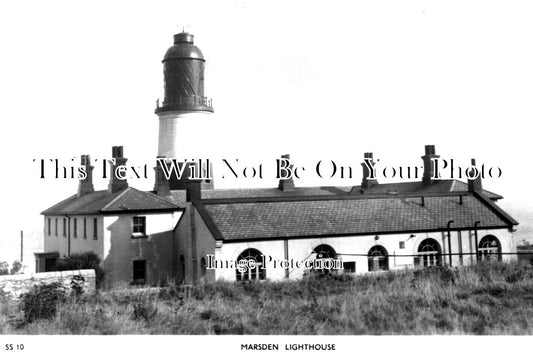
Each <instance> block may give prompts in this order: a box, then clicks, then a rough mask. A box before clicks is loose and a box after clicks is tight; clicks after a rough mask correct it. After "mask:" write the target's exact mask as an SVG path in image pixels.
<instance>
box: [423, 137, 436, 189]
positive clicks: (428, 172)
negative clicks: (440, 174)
mask: <svg viewBox="0 0 533 356" xmlns="http://www.w3.org/2000/svg"><path fill="white" fill-rule="evenodd" d="M435 152H436V150H435V145H426V146H425V155H423V156H422V160H423V161H424V175H423V176H422V183H423V184H431V182H432V180H433V178H435V177H433V173H434V172H433V171H434V162H433V159H435V158H439V157H440V156H439V155H437V154H436V153H435Z"/></svg>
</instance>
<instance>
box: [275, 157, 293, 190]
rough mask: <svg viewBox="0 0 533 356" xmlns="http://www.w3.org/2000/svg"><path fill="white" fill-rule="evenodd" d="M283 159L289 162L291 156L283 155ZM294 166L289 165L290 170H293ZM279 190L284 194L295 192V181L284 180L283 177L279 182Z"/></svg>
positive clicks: (290, 179)
mask: <svg viewBox="0 0 533 356" xmlns="http://www.w3.org/2000/svg"><path fill="white" fill-rule="evenodd" d="M281 158H285V159H287V160H290V159H291V156H290V155H288V154H286V155H281ZM293 167H294V166H293V165H292V164H291V165H289V168H290V169H291V170H292V168H293ZM278 189H279V190H281V191H283V192H294V180H293V179H292V177H291V178H283V177H281V178H280V180H279V183H278Z"/></svg>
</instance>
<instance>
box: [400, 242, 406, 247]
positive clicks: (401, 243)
mask: <svg viewBox="0 0 533 356" xmlns="http://www.w3.org/2000/svg"><path fill="white" fill-rule="evenodd" d="M400 248H401V249H404V248H405V241H400Z"/></svg>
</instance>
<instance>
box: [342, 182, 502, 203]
mask: <svg viewBox="0 0 533 356" xmlns="http://www.w3.org/2000/svg"><path fill="white" fill-rule="evenodd" d="M360 190H361V186H355V187H353V189H352V191H351V192H350V194H361V193H360ZM467 191H468V184H467V183H465V182H462V181H460V180H456V179H439V180H433V181H431V183H430V184H424V183H423V182H421V181H418V182H402V183H385V184H375V185H373V186H371V187H370V188H367V189H365V190H364V194H402V193H418V194H426V193H448V192H467ZM481 194H483V195H484V196H485V197H487V198H489V199H496V200H497V199H502V198H503V197H502V196H501V195H498V194H495V193H493V192H490V191H488V190H485V189H483V190H481Z"/></svg>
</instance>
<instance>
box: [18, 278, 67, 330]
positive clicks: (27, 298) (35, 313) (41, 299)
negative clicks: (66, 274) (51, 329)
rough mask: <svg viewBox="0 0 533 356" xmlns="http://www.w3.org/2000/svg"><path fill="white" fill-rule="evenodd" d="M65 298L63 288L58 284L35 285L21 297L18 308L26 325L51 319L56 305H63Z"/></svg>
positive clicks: (65, 294) (65, 293)
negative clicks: (22, 313) (39, 320)
mask: <svg viewBox="0 0 533 356" xmlns="http://www.w3.org/2000/svg"><path fill="white" fill-rule="evenodd" d="M66 297H67V292H66V290H65V287H64V286H63V285H62V284H61V283H59V282H53V283H49V284H40V285H35V286H33V288H32V289H30V291H28V292H27V293H24V294H23V295H22V297H21V301H20V305H19V308H20V309H21V310H22V311H23V312H24V320H25V321H26V322H27V323H31V322H32V321H34V320H38V319H51V318H52V317H54V316H55V315H56V311H57V306H58V304H59V303H63V302H64V301H65V300H66Z"/></svg>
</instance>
